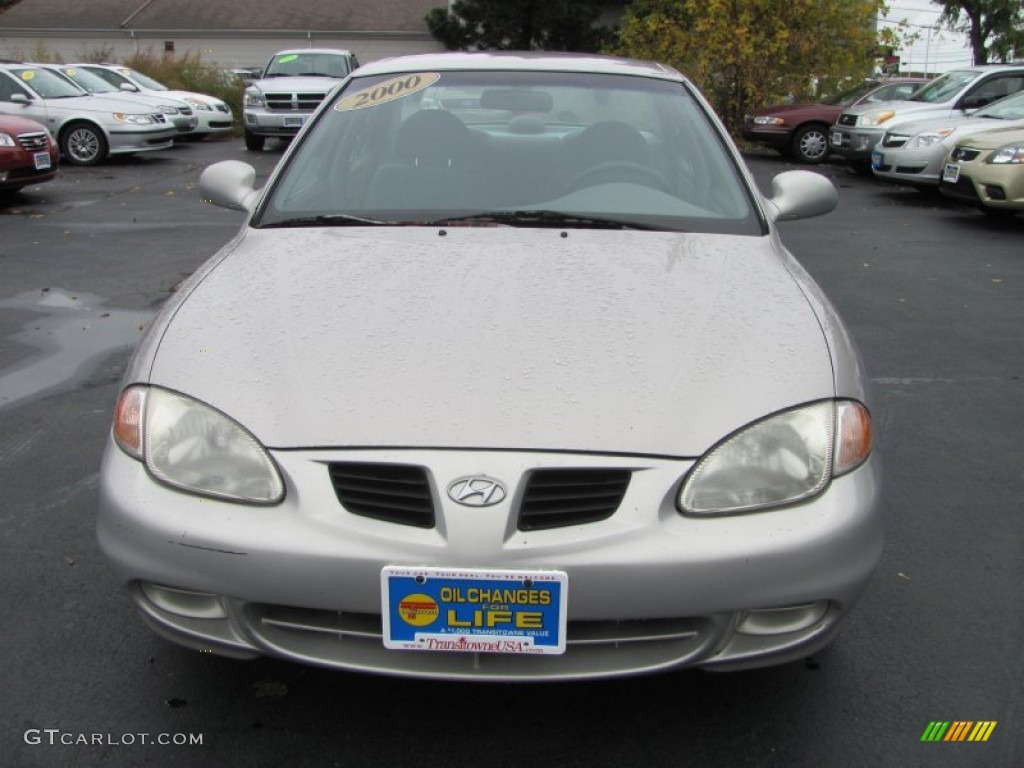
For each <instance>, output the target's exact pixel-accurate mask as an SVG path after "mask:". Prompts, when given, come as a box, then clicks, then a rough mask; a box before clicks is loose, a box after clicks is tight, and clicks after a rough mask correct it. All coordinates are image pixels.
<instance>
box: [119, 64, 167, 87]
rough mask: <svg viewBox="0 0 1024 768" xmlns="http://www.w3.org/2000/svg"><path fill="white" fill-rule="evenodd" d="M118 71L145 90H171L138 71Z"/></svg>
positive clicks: (125, 69)
mask: <svg viewBox="0 0 1024 768" xmlns="http://www.w3.org/2000/svg"><path fill="white" fill-rule="evenodd" d="M117 71H118V72H120V73H121V74H122V75H124V76H125V77H129V78H131V79H132V80H134V81H135V82H136V83H138V84H139V85H141V86H142V87H143V88H145V89H146V90H147V91H166V90H170V89H169V88H168V87H167V86H166V85H164V84H163V83H160V82H157V81H156V80H154V79H153V78H152V77H148V76H147V75H144V74H142V73H141V72H138V71H136V70H134V69H128V68H127V67H124V68H122V69H118V70H117Z"/></svg>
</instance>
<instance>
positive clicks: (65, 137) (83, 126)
mask: <svg viewBox="0 0 1024 768" xmlns="http://www.w3.org/2000/svg"><path fill="white" fill-rule="evenodd" d="M60 151H61V154H63V155H64V159H65V160H67V162H69V163H71V165H98V164H99V163H101V162H103V160H104V159H106V157H107V153H108V152H109V147H108V145H107V137H106V136H104V135H103V131H101V130H100V129H99V128H98V127H97V126H95V125H93V124H92V123H83V122H79V123H72V124H71V125H69V126H68V127H67V128H65V129H64V130H63V131H62V132H61V134H60Z"/></svg>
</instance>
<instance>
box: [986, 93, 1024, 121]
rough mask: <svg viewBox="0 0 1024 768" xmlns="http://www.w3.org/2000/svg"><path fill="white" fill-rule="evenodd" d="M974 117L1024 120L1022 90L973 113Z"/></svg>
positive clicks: (1023, 96)
mask: <svg viewBox="0 0 1024 768" xmlns="http://www.w3.org/2000/svg"><path fill="white" fill-rule="evenodd" d="M974 114H975V117H994V118H996V119H997V120H1024V91H1022V92H1020V93H1015V94H1013V95H1012V96H1007V97H1005V98H1002V99H1000V100H999V101H996V102H993V103H992V104H989V105H988V106H987V107H985V108H984V109H981V110H978V111H977V112H975V113H974Z"/></svg>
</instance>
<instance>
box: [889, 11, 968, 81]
mask: <svg viewBox="0 0 1024 768" xmlns="http://www.w3.org/2000/svg"><path fill="white" fill-rule="evenodd" d="M941 13H942V11H941V9H940V8H939V6H937V5H933V4H932V3H930V2H928V0H891V2H890V4H889V15H888V17H887V19H888V20H890V21H902V20H906V21H907V23H908V26H909V27H910V29H911V30H913V31H915V32H919V33H920V40H918V41H917V42H916V43H914V44H913V45H912V46H910V47H908V48H904V49H902V50H901V51H899V56H900V71H901V72H910V71H914V72H922V71H927V72H945V71H946V70H949V69H956V68H957V67H962V66H965V65H969V64H971V61H972V54H971V48H970V45H969V43H968V42H967V38H966V37H965V36H964V35H960V34H957V33H954V32H950V31H949V30H947V29H945V28H943V29H939V30H937V29H935V26H936V24H937V23H938V20H939V15H940V14H941Z"/></svg>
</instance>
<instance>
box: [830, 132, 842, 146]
mask: <svg viewBox="0 0 1024 768" xmlns="http://www.w3.org/2000/svg"><path fill="white" fill-rule="evenodd" d="M830 141H831V142H832V144H833V145H835V146H837V147H841V146H842V145H843V134H842V133H841V132H840V131H832V137H831V139H830Z"/></svg>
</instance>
